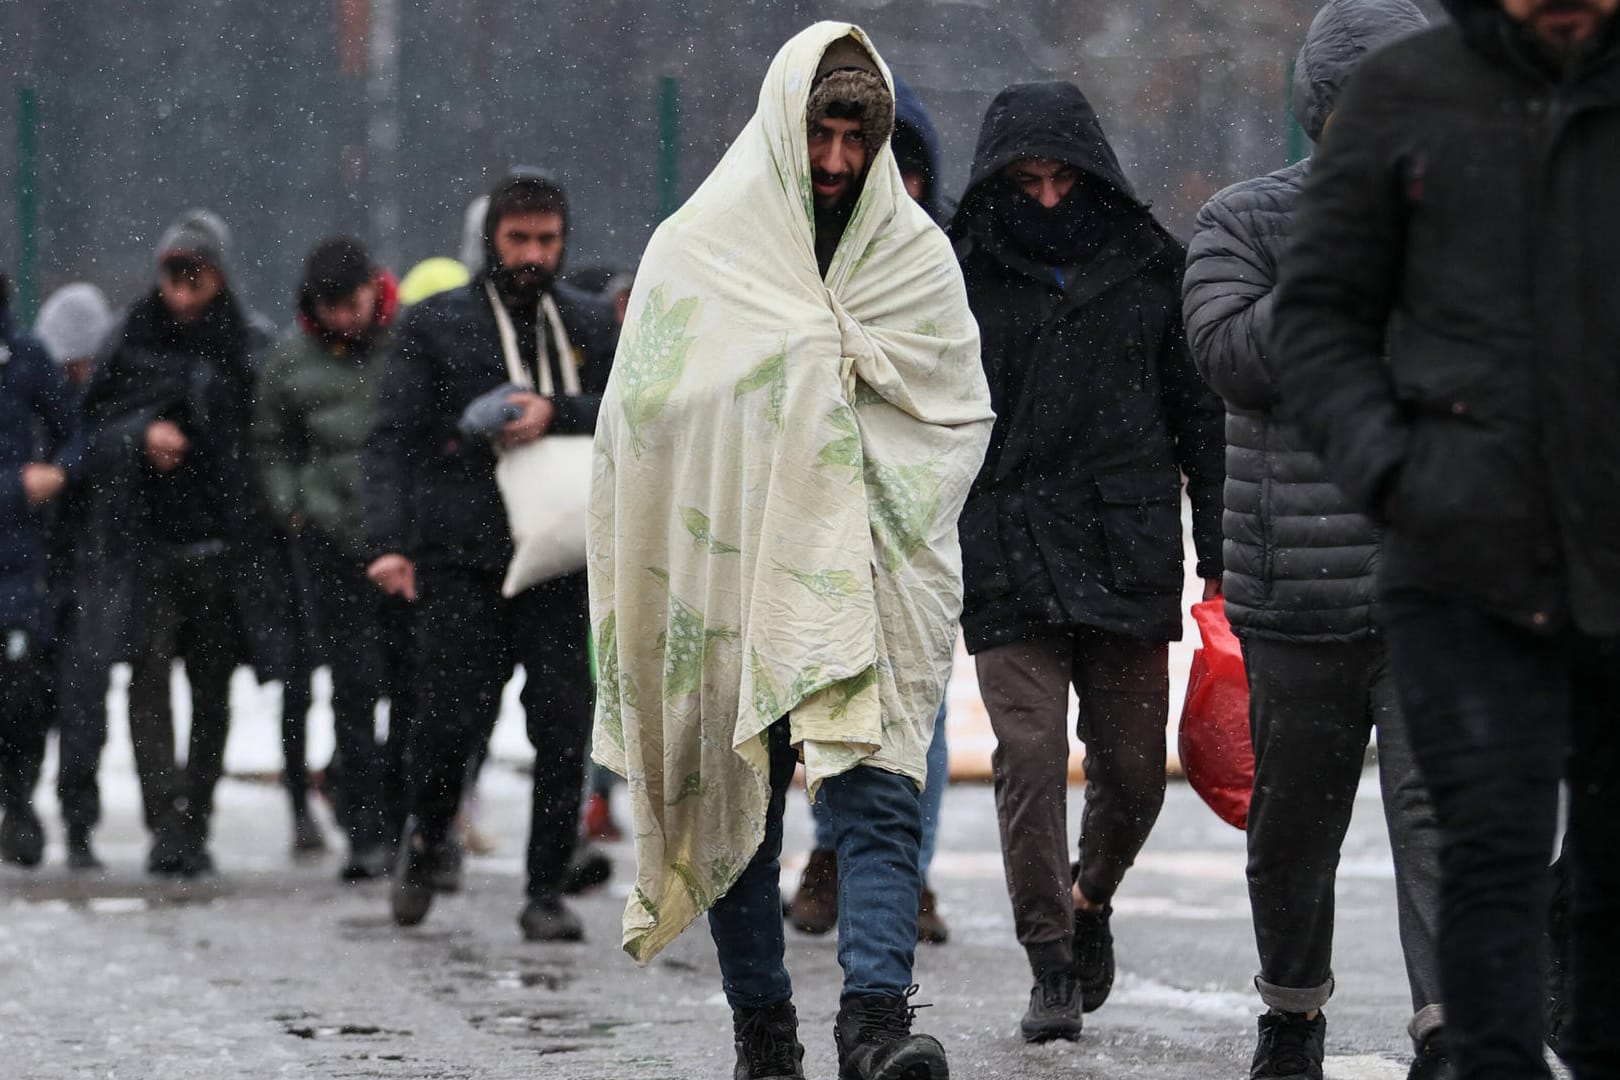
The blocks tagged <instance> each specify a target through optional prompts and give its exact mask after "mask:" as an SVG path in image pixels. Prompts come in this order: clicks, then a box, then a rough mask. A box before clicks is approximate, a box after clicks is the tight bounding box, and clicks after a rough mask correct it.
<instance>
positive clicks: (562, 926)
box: [518, 893, 585, 941]
mask: <svg viewBox="0 0 1620 1080" xmlns="http://www.w3.org/2000/svg"><path fill="white" fill-rule="evenodd" d="M518 926H520V927H521V928H522V929H523V940H524V941H584V940H585V927H584V925H583V924H582V923H580V921H579V916H578V915H575V914H574V913H573V912H572V911H569V910H568V906H567V905H566V904H564V903H563V902H562V897H560V896H558V895H557V894H556V893H541V894H540V895H539V896H531V897H530V898H529V902H528V903H527V904H525V905H524V906H523V910H522V912H520V913H519V914H518Z"/></svg>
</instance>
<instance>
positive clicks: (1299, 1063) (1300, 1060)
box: [1266, 1013, 1316, 1076]
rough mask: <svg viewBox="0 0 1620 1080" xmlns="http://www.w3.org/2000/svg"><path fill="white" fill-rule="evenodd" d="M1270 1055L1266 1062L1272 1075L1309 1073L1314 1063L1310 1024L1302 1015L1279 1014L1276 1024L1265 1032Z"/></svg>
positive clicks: (1267, 1056)
mask: <svg viewBox="0 0 1620 1080" xmlns="http://www.w3.org/2000/svg"><path fill="white" fill-rule="evenodd" d="M1266 1038H1267V1042H1268V1043H1269V1044H1270V1047H1269V1049H1270V1053H1268V1054H1267V1055H1266V1060H1267V1062H1268V1064H1269V1066H1270V1071H1271V1072H1272V1074H1274V1075H1277V1076H1291V1075H1293V1074H1295V1073H1305V1072H1309V1071H1310V1069H1311V1066H1312V1065H1314V1064H1315V1063H1316V1058H1315V1055H1313V1054H1312V1053H1311V1048H1310V1047H1311V1022H1310V1021H1309V1020H1307V1019H1305V1017H1304V1015H1303V1014H1294V1013H1281V1014H1279V1019H1278V1021H1277V1023H1274V1024H1272V1025H1271V1026H1270V1027H1269V1028H1268V1029H1267V1031H1266Z"/></svg>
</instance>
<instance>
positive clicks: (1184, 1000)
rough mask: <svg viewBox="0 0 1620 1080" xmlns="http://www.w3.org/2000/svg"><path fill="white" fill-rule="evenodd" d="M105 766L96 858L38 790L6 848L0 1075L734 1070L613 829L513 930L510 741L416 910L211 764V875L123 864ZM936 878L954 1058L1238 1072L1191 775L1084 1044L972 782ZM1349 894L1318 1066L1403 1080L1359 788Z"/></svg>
mask: <svg viewBox="0 0 1620 1080" xmlns="http://www.w3.org/2000/svg"><path fill="white" fill-rule="evenodd" d="M103 776H104V782H105V788H106V793H105V801H106V816H107V819H108V824H107V825H106V826H105V827H104V828H103V829H102V831H101V832H100V833H99V834H98V836H97V840H98V844H97V848H98V852H99V853H100V854H101V855H102V857H103V858H104V859H105V860H106V862H107V863H108V866H109V869H108V870H107V871H106V872H105V873H102V874H84V873H71V872H69V871H68V870H66V869H65V868H64V867H63V866H62V850H61V846H60V829H59V827H58V826H57V823H56V821H55V818H54V816H53V815H54V809H55V808H54V800H53V799H51V797H50V796H49V795H48V794H43V795H42V797H41V798H40V803H41V810H42V812H43V813H45V814H46V823H47V828H48V829H49V830H50V835H51V840H52V845H51V847H50V848H49V849H48V851H47V864H46V865H45V866H43V867H41V868H39V869H37V870H34V871H32V872H28V871H22V870H19V869H16V868H14V867H9V866H7V867H0V986H3V990H0V1077H11V1078H19V1080H23V1078H25V1080H55V1078H58V1077H61V1078H68V1077H72V1078H79V1077H86V1078H89V1077H95V1078H113V1080H125V1078H147V1077H151V1078H154V1080H156V1078H162V1080H190V1078H204V1077H206V1078H210V1080H215V1078H226V1077H333V1078H336V1077H343V1078H360V1077H389V1078H403V1077H421V1078H443V1080H449V1078H473V1077H477V1078H486V1077H487V1078H508V1077H510V1078H519V1077H543V1078H548V1080H550V1078H554V1080H587V1078H589V1080H622V1078H634V1080H665V1078H668V1080H688V1078H704V1080H711V1078H712V1080H724V1078H728V1077H730V1076H731V1067H732V1051H731V1040H730V1013H729V1011H728V1010H727V1008H726V1007H725V1003H724V1000H723V998H722V997H721V994H720V984H719V977H718V974H717V970H716V965H715V960H714V953H713V947H712V945H711V944H710V942H709V940H708V935H707V933H706V932H705V931H704V929H703V927H701V926H698V927H694V928H693V929H692V930H690V931H688V933H687V934H686V935H685V936H684V937H682V938H681V939H680V940H679V941H678V942H677V943H676V944H675V945H674V946H673V947H671V948H670V949H669V950H667V951H666V952H665V953H664V954H663V955H661V956H660V957H658V958H657V959H656V960H655V961H654V962H653V963H652V964H651V965H650V967H648V968H646V969H640V968H637V967H636V966H635V964H633V963H632V962H631V961H630V960H629V959H627V958H626V957H625V956H624V954H623V953H622V952H620V951H619V949H618V947H617V943H618V923H619V914H620V910H621V908H622V905H623V899H624V895H625V891H626V889H627V887H628V886H627V882H628V881H629V877H630V869H631V864H630V859H631V854H630V850H629V847H628V845H627V844H615V845H611V846H610V848H609V850H611V851H612V852H613V854H614V855H615V857H616V859H617V860H618V865H619V874H618V876H617V877H616V878H615V879H614V881H613V882H611V883H610V884H609V885H607V886H605V887H603V888H602V889H600V890H598V891H596V892H595V893H594V894H591V895H588V896H585V897H582V898H580V899H579V901H578V903H577V909H578V910H579V912H580V913H581V915H582V916H583V918H584V920H585V923H586V927H587V933H588V941H587V943H586V944H583V945H530V944H526V943H524V942H523V941H522V940H521V938H520V936H519V933H518V929H517V925H516V917H517V913H518V909H519V906H520V894H521V890H522V878H521V874H522V862H521V860H522V852H523V842H524V830H525V828H526V827H527V808H526V795H527V778H526V777H524V776H522V775H521V774H520V773H519V771H518V769H517V768H516V767H515V766H514V765H513V764H512V763H510V762H496V763H494V764H492V765H491V767H490V769H489V770H488V772H487V774H486V778H485V782H484V788H483V815H484V827H485V829H486V830H487V831H489V832H490V833H492V834H493V835H494V836H495V838H496V839H497V841H498V846H497V850H496V851H495V853H494V854H493V855H491V856H488V857H483V858H472V859H469V861H468V864H467V869H468V873H467V881H466V887H465V889H464V890H463V891H462V892H461V893H460V894H459V895H455V896H449V897H443V898H441V899H440V900H439V902H438V903H437V904H436V905H435V907H434V910H433V912H432V914H431V915H430V916H429V918H428V920H427V922H426V923H425V924H424V925H422V926H421V927H419V928H416V929H413V930H399V929H397V928H395V927H394V926H393V925H392V924H391V923H390V922H389V919H388V912H387V893H386V885H385V884H382V883H369V884H365V885H359V886H354V885H343V884H340V883H339V882H338V881H337V880H336V873H337V866H338V861H339V860H338V856H337V855H336V854H331V855H328V856H326V857H324V858H322V859H317V860H314V861H302V862H299V861H294V860H293V859H292V858H291V856H290V855H289V854H288V853H287V850H288V841H289V822H288V815H287V813H286V810H285V802H284V798H283V796H282V795H281V793H280V792H279V791H278V790H277V789H276V788H275V787H273V786H271V785H269V784H265V783H254V782H248V781H245V780H239V779H231V780H227V781H225V783H224V784H223V785H222V787H221V790H220V798H219V802H220V810H219V814H218V823H217V826H216V831H215V843H214V852H215V856H216V859H217V861H218V864H219V873H218V874H217V875H215V876H214V877H211V878H208V879H205V880H202V881H199V882H196V883H191V884H172V883H166V882H157V881H154V880H153V879H150V878H148V877H146V875H145V874H144V873H142V870H141V864H142V859H143V858H144V855H145V843H146V841H145V836H144V834H143V832H142V830H141V828H140V825H139V813H138V809H137V807H138V800H137V795H136V790H135V783H134V780H133V777H132V775H130V773H129V771H128V770H127V769H123V768H120V767H119V766H118V765H117V764H116V763H109V765H108V766H107V767H105V768H104V770H103ZM1367 779H1368V780H1369V781H1370V780H1371V779H1372V774H1371V773H1369V774H1367ZM42 790H43V791H48V789H42ZM1074 794H1075V795H1076V796H1078V791H1075V792H1074ZM1078 804H1079V799H1078V798H1077V797H1076V798H1073V799H1071V808H1070V809H1071V813H1070V817H1071V821H1077V819H1078V810H1079V805H1078ZM790 806H791V809H790V816H789V827H788V850H789V851H790V852H792V853H793V859H794V861H793V862H791V863H790V869H789V871H788V872H787V873H785V874H784V878H785V884H786V886H787V887H788V888H790V889H791V887H792V886H793V884H794V883H795V882H796V880H797V874H796V871H797V868H798V865H799V861H800V860H801V859H802V852H803V850H804V845H805V842H806V839H807V837H808V835H809V815H808V812H807V810H806V808H805V806H804V803H803V800H802V799H795V800H793V801H792V803H791V804H790ZM322 809H323V810H324V808H322ZM323 820H325V821H326V822H327V824H328V826H329V830H328V831H329V836H330V837H331V838H332V839H334V840H335V833H333V832H332V831H331V830H330V819H329V818H325V819H323ZM933 884H934V887H935V889H936V891H937V892H938V893H939V895H940V899H941V902H942V904H943V906H944V911H945V914H946V916H947V918H948V919H949V922H950V926H951V930H952V932H953V936H952V939H951V941H950V943H948V944H946V945H943V946H923V947H921V948H920V949H919V953H918V963H917V981H918V982H919V983H920V984H921V987H922V989H921V992H920V993H919V995H918V997H917V999H916V1000H917V1001H926V1002H931V1003H932V1007H931V1008H928V1009H925V1010H923V1011H922V1012H921V1014H920V1015H919V1017H918V1025H917V1026H918V1030H926V1031H929V1032H931V1033H933V1034H935V1035H938V1036H939V1037H940V1038H941V1040H942V1041H943V1042H944V1044H945V1047H946V1049H947V1051H948V1053H949V1054H950V1058H951V1067H952V1072H953V1075H954V1076H956V1077H958V1078H959V1080H963V1078H966V1080H999V1078H1009V1080H1011V1078H1018V1080H1048V1078H1052V1080H1056V1078H1059V1077H1062V1078H1066V1080H1067V1078H1091V1077H1098V1078H1102V1077H1107V1078H1136V1077H1143V1078H1146V1077H1153V1078H1164V1080H1215V1078H1218V1077H1232V1078H1238V1077H1246V1076H1247V1067H1248V1058H1249V1055H1250V1053H1251V1052H1252V1046H1253V1043H1252V1039H1253V1032H1254V1014H1255V1012H1256V1011H1257V1002H1256V1000H1255V998H1254V995H1253V992H1252V990H1251V989H1250V988H1249V979H1250V977H1251V975H1252V973H1253V967H1254V946H1253V942H1252V938H1251V937H1250V934H1249V926H1248V906H1247V899H1246V893H1245V891H1244V885H1243V837H1242V835H1241V834H1240V833H1238V832H1236V831H1235V830H1233V829H1231V828H1230V827H1228V826H1226V825H1225V824H1222V823H1221V822H1220V821H1218V820H1217V819H1216V818H1215V817H1214V815H1213V814H1211V813H1210V812H1209V811H1207V810H1206V809H1205V808H1204V807H1203V805H1202V804H1201V803H1200V802H1199V801H1198V799H1197V797H1196V796H1195V795H1194V794H1193V793H1192V791H1191V790H1190V789H1188V788H1187V787H1186V785H1185V784H1180V783H1172V785H1171V789H1170V796H1169V799H1168V800H1167V803H1166V807H1165V811H1164V815H1163V817H1162V818H1161V820H1160V823H1159V826H1158V829H1157V831H1156V832H1155V834H1154V836H1153V839H1152V841H1151V842H1150V844H1149V846H1148V849H1147V850H1146V851H1145V852H1144V854H1143V856H1142V858H1141V860H1140V861H1139V863H1138V866H1137V868H1136V869H1135V870H1134V871H1133V872H1132V874H1131V876H1130V877H1129V878H1128V879H1127V881H1126V884H1125V887H1124V889H1123V890H1122V892H1121V894H1120V896H1119V897H1118V899H1117V901H1116V914H1115V918H1114V927H1115V935H1116V938H1117V941H1118V956H1119V965H1120V976H1119V979H1118V981H1117V983H1116V986H1115V989H1114V993H1113V997H1112V998H1111V1000H1110V1001H1109V1002H1108V1004H1107V1005H1105V1006H1104V1007H1103V1009H1102V1010H1101V1011H1099V1012H1097V1013H1094V1014H1091V1015H1090V1016H1088V1017H1087V1018H1086V1033H1085V1036H1084V1038H1083V1039H1082V1040H1081V1041H1080V1042H1079V1043H1075V1044H1066V1043H1058V1044H1050V1045H1046V1046H1040V1047H1030V1046H1026V1045H1025V1044H1023V1043H1022V1042H1021V1041H1020V1040H1019V1038H1018V1036H1017V1021H1018V1017H1019V1015H1020V1013H1021V1012H1022V1010H1023V1008H1024V1005H1025V1003H1026V1001H1027V997H1028V990H1029V976H1028V969H1027V967H1026V966H1025V964H1024V961H1023V958H1022V954H1021V951H1020V950H1019V949H1018V947H1017V945H1016V943H1015V942H1014V940H1013V933H1012V919H1011V912H1010V909H1009V906H1008V903H1007V899H1006V893H1005V888H1004V884H1003V881H1002V870H1001V859H1000V853H999V845H998V841H997V836H996V828H995V817H994V810H993V806H992V801H991V794H990V790H989V788H988V787H985V786H980V785H956V786H954V787H953V788H952V789H951V790H950V793H949V795H948V797H947V800H946V804H945V814H944V826H943V831H942V836H941V842H940V854H939V857H938V860H937V862H936V864H935V868H934V873H933ZM1339 895H1340V901H1339V931H1338V941H1337V961H1336V968H1337V972H1336V974H1337V977H1338V986H1339V992H1338V995H1337V996H1336V998H1335V999H1334V1001H1333V1002H1332V1003H1331V1004H1330V1005H1329V1008H1328V1010H1327V1014H1328V1053H1329V1061H1328V1068H1327V1075H1328V1077H1329V1080H1362V1078H1368V1080H1371V1078H1380V1080H1381V1078H1386V1077H1387V1078H1400V1077H1403V1076H1405V1073H1406V1064H1405V1063H1406V1060H1407V1057H1408V1055H1409V1052H1410V1051H1409V1047H1408V1043H1407V1039H1406V1037H1405V1034H1404V1028H1405V1024H1406V1020H1407V1017H1408V1015H1409V1013H1410V1003H1409V1001H1408V998H1407V993H1406V989H1405V978H1404V974H1403V970H1402V966H1401V960H1400V953H1399V948H1398V945H1397V941H1396V937H1395V915H1394V895H1393V878H1392V874H1391V870H1390V863H1389V854H1388V846H1387V843H1386V842H1385V840H1384V838H1383V835H1382V817H1381V814H1380V812H1379V807H1378V803H1377V788H1376V784H1374V783H1370V782H1369V783H1364V784H1363V788H1362V792H1361V796H1360V798H1359V801H1358V804H1357V812H1356V818H1355V821H1354V824H1353V825H1352V828H1351V834H1350V838H1349V841H1348V842H1347V845H1346V848H1345V855H1344V863H1343V866H1342V868H1341V877H1340V891H1339ZM788 943H789V967H790V970H791V971H792V973H793V976H794V980H795V987H796V992H795V1002H796V1004H797V1006H798V1009H799V1015H800V1018H801V1038H802V1039H803V1041H804V1042H805V1045H806V1047H807V1051H808V1052H807V1056H806V1059H805V1065H806V1072H807V1075H808V1076H809V1077H811V1078H818V1077H819V1078H827V1080H830V1078H832V1077H834V1076H835V1075H836V1065H835V1058H834V1053H833V1044H832V1034H831V1030H832V1019H833V1015H834V1013H835V1011H836V1009H837V994H838V986H839V973H838V965H837V961H836V957H835V953H834V943H833V941H832V939H831V938H830V937H828V938H810V937H806V936H804V935H801V934H798V933H796V932H793V931H791V930H790V931H789V942H788Z"/></svg>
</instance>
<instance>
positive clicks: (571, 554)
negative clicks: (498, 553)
mask: <svg viewBox="0 0 1620 1080" xmlns="http://www.w3.org/2000/svg"><path fill="white" fill-rule="evenodd" d="M485 289H486V291H487V293H488V295H489V302H490V306H491V307H492V308H493V309H494V311H495V325H496V328H497V329H498V330H499V331H500V335H501V352H502V353H503V354H504V355H505V359H506V374H507V377H508V378H509V379H510V380H511V381H512V382H514V383H516V384H517V385H519V386H523V387H528V388H529V389H534V383H533V381H532V380H531V379H530V378H529V374H528V372H527V371H525V370H524V368H523V364H522V362H521V360H520V359H519V354H518V347H517V332H516V330H515V329H514V328H513V326H512V319H511V316H509V315H508V314H507V313H506V308H505V306H504V305H502V304H501V302H500V298H499V297H498V296H496V294H495V289H494V287H493V286H491V285H488V284H487V283H486V285H485ZM547 323H549V324H550V325H551V329H552V333H553V334H554V335H555V340H556V342H557V348H558V350H559V351H560V352H561V353H562V355H561V356H560V357H559V358H558V360H559V363H558V365H557V366H558V367H559V368H561V369H562V377H563V393H565V394H577V393H579V389H580V388H579V372H578V370H577V368H576V367H575V365H574V351H573V348H572V347H571V346H570V344H569V342H568V335H567V333H566V332H565V331H564V330H563V324H562V315H561V313H560V312H558V310H557V304H556V302H555V301H554V300H552V298H551V296H550V295H549V294H548V295H546V296H544V297H543V298H542V299H541V302H540V318H537V319H536V320H535V336H536V337H537V338H538V339H539V351H538V358H539V361H540V362H539V363H538V364H537V365H536V366H537V367H538V368H539V369H540V383H541V385H540V387H539V392H540V393H541V394H544V395H546V396H548V397H549V396H551V395H552V394H553V387H552V386H551V365H550V364H549V363H548V362H547V355H548V353H549V349H548V348H547V346H546V334H545V326H546V324H547ZM592 441H593V439H592V437H591V436H589V435H543V436H541V437H540V438H538V439H536V440H534V441H533V442H529V443H524V444H523V445H522V446H514V447H511V448H510V449H506V450H502V449H499V448H497V449H496V454H497V458H496V461H495V483H496V485H497V486H498V487H499V488H500V489H501V501H502V502H503V503H505V504H506V521H507V525H508V526H509V527H510V529H511V532H512V562H511V563H510V565H508V566H507V568H506V580H505V581H504V582H503V583H502V584H501V595H502V596H506V597H512V596H516V595H517V594H518V593H520V592H522V591H523V590H524V589H527V588H529V587H530V586H532V585H538V584H539V583H540V582H542V581H549V580H550V579H552V578H555V577H561V576H562V575H564V574H571V573H573V572H574V571H576V570H583V569H584V568H585V532H586V525H587V512H588V510H589V506H590V499H591V443H592Z"/></svg>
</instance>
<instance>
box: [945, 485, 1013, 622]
mask: <svg viewBox="0 0 1620 1080" xmlns="http://www.w3.org/2000/svg"><path fill="white" fill-rule="evenodd" d="M957 534H958V536H959V538H960V539H961V542H962V587H963V594H964V599H965V601H966V602H967V603H968V604H970V605H971V604H973V603H975V602H976V601H985V600H991V599H994V598H996V597H998V596H1002V595H1004V594H1005V593H1007V592H1008V590H1010V589H1011V588H1012V581H1011V579H1010V578H1009V576H1008V574H1007V553H1006V552H1005V551H1004V550H1003V549H1002V546H1001V523H1000V520H999V517H998V511H997V506H996V499H995V497H994V496H992V495H981V496H977V497H974V498H970V499H968V502H967V505H966V506H964V507H963V508H962V516H961V517H960V518H959V519H958V520H957Z"/></svg>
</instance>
